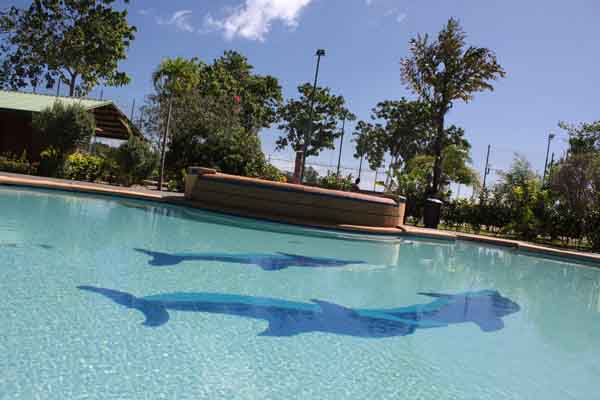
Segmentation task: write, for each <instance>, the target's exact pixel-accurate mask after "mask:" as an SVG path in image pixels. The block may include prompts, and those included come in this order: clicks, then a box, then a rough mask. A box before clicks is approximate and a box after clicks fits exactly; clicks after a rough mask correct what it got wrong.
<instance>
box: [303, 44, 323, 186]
mask: <svg viewBox="0 0 600 400" xmlns="http://www.w3.org/2000/svg"><path fill="white" fill-rule="evenodd" d="M315 55H316V56H317V69H316V71H315V83H314V84H313V91H312V94H311V96H310V113H309V118H308V124H307V129H306V132H305V133H304V146H303V148H302V169H301V171H300V183H302V181H303V180H304V169H305V167H306V152H307V151H308V143H309V142H310V138H311V135H312V129H313V114H314V111H315V110H314V108H315V93H316V91H317V81H318V79H319V67H320V65H321V57H324V56H325V50H323V49H319V50H317V53H316V54H315Z"/></svg>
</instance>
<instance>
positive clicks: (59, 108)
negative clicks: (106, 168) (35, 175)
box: [32, 101, 96, 156]
mask: <svg viewBox="0 0 600 400" xmlns="http://www.w3.org/2000/svg"><path fill="white" fill-rule="evenodd" d="M32 124H33V127H34V128H35V130H36V131H37V132H39V134H40V135H42V138H43V140H42V142H43V143H44V144H45V146H46V147H51V148H53V149H54V150H56V151H57V152H58V154H59V155H60V156H64V155H66V154H69V153H71V152H73V151H75V150H76V149H78V148H80V147H83V146H86V145H87V144H89V142H90V138H91V137H92V135H93V134H94V131H95V130H96V125H95V121H94V117H93V116H92V114H91V113H90V112H88V111H87V110H86V109H85V108H84V107H83V106H81V105H79V104H73V105H64V104H63V103H62V102H61V101H56V102H54V105H53V106H52V107H50V108H46V109H45V110H42V112H40V113H35V114H34V115H33V122H32Z"/></svg>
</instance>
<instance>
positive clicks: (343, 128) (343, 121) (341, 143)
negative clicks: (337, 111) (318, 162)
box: [337, 112, 348, 178]
mask: <svg viewBox="0 0 600 400" xmlns="http://www.w3.org/2000/svg"><path fill="white" fill-rule="evenodd" d="M346 118H348V113H346V112H345V113H344V116H343V119H342V137H341V138H340V155H339V156H338V164H337V177H338V178H339V177H340V164H341V163H342V148H343V147H344V131H345V130H346Z"/></svg>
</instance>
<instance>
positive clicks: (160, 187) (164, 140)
mask: <svg viewBox="0 0 600 400" xmlns="http://www.w3.org/2000/svg"><path fill="white" fill-rule="evenodd" d="M172 111H173V93H171V96H169V112H168V114H167V126H166V127H165V131H164V134H163V137H162V140H161V143H160V174H159V177H158V190H159V191H161V192H162V190H163V183H164V179H165V158H166V157H165V156H166V149H167V137H168V136H169V128H170V125H171V113H172Z"/></svg>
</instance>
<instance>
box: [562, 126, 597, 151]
mask: <svg viewBox="0 0 600 400" xmlns="http://www.w3.org/2000/svg"><path fill="white" fill-rule="evenodd" d="M558 126H559V127H560V128H561V129H564V130H566V131H567V133H568V134H569V151H570V152H572V153H587V152H591V151H600V121H596V122H591V123H583V124H578V125H575V124H569V123H566V122H559V123H558Z"/></svg>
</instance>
